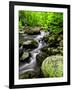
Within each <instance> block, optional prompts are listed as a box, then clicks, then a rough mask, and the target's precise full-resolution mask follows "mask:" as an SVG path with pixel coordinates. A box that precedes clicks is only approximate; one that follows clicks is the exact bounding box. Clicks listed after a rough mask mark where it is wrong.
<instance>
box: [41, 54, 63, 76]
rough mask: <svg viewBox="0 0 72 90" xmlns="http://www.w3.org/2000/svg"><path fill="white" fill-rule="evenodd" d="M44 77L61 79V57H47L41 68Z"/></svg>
mask: <svg viewBox="0 0 72 90" xmlns="http://www.w3.org/2000/svg"><path fill="white" fill-rule="evenodd" d="M41 70H42V72H43V75H44V77H62V76H63V56H59V55H56V56H50V57H47V58H46V59H45V60H44V61H43V63H42V66H41Z"/></svg>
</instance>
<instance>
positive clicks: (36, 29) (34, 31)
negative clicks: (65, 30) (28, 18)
mask: <svg viewBox="0 0 72 90" xmlns="http://www.w3.org/2000/svg"><path fill="white" fill-rule="evenodd" d="M24 33H26V34H29V35H37V34H40V28H39V27H34V28H30V29H26V30H25V32H24Z"/></svg>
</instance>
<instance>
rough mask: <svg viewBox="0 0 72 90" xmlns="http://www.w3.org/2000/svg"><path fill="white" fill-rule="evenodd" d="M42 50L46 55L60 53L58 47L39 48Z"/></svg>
mask: <svg viewBox="0 0 72 90" xmlns="http://www.w3.org/2000/svg"><path fill="white" fill-rule="evenodd" d="M41 51H42V52H44V53H46V54H47V56H51V55H56V54H61V53H60V49H58V48H54V47H48V46H47V47H43V48H42V49H41Z"/></svg>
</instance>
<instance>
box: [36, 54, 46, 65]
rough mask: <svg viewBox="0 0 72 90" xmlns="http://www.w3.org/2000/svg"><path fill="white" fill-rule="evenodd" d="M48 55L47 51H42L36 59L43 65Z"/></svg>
mask: <svg viewBox="0 0 72 90" xmlns="http://www.w3.org/2000/svg"><path fill="white" fill-rule="evenodd" d="M46 57H47V54H46V53H45V52H41V53H39V54H38V55H37V56H36V61H37V64H38V66H41V64H42V62H43V61H44V59H45V58H46Z"/></svg>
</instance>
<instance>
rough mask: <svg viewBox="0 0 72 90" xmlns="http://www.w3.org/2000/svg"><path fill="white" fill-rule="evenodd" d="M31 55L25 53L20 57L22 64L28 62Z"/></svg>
mask: <svg viewBox="0 0 72 90" xmlns="http://www.w3.org/2000/svg"><path fill="white" fill-rule="evenodd" d="M29 57H30V54H29V53H28V52H24V53H23V54H22V56H21V57H20V62H28V60H29Z"/></svg>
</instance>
